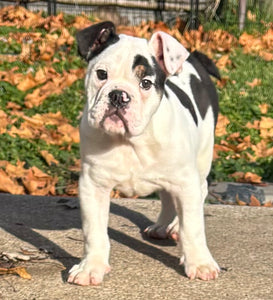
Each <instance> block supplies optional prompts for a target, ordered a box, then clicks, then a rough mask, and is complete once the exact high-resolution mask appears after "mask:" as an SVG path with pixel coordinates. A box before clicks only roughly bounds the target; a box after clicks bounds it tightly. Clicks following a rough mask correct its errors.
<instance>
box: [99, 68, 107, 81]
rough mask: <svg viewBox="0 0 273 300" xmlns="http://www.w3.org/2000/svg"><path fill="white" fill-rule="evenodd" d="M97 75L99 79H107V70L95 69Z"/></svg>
mask: <svg viewBox="0 0 273 300" xmlns="http://www.w3.org/2000/svg"><path fill="white" fill-rule="evenodd" d="M97 77H98V79H99V80H106V79H107V72H106V71H104V70H101V69H99V70H97Z"/></svg>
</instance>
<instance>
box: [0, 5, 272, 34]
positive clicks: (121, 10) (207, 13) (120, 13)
mask: <svg viewBox="0 0 273 300" xmlns="http://www.w3.org/2000/svg"><path fill="white" fill-rule="evenodd" d="M11 3H13V4H14V3H15V4H16V5H23V6H25V7H26V8H28V9H30V10H33V11H35V10H36V11H37V10H43V11H46V12H47V13H48V14H56V13H58V12H61V11H62V12H65V13H67V14H81V13H85V14H87V15H90V16H93V17H94V18H98V19H108V20H112V21H113V22H114V23H118V24H122V25H138V24H139V23H140V22H141V21H142V20H154V21H164V22H166V23H170V24H171V23H172V22H173V21H174V20H175V19H176V18H177V17H180V18H182V19H184V20H186V21H187V22H188V25H189V27H190V28H195V27H197V26H198V18H199V17H200V16H202V18H203V19H205V20H212V19H216V20H218V21H219V22H222V23H223V22H227V23H228V22H236V23H237V24H239V26H240V27H241V28H242V27H243V25H244V23H245V15H246V11H247V10H248V9H249V8H253V7H258V10H260V11H261V10H262V9H263V8H264V7H265V5H264V4H265V3H271V4H272V0H178V1H177V0H40V1H39V0H5V1H1V2H0V7H1V6H6V5H11ZM271 6H272V5H271ZM227 12H229V14H228V13H227ZM234 14H235V15H236V18H234ZM231 15H233V17H232V18H231ZM223 16H224V17H223Z"/></svg>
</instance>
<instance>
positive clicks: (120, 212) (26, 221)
mask: <svg viewBox="0 0 273 300" xmlns="http://www.w3.org/2000/svg"><path fill="white" fill-rule="evenodd" d="M59 200H60V198H58V197H35V196H12V195H6V194H0V226H1V227H2V228H3V229H4V230H5V231H7V232H9V233H10V234H12V235H13V236H15V237H17V238H18V239H21V240H23V241H25V242H28V243H30V244H32V245H33V246H34V247H36V248H38V249H39V248H44V249H47V250H49V252H51V253H52V254H51V257H52V258H53V259H57V260H59V261H60V262H61V263H62V264H63V265H64V266H65V267H66V270H65V271H63V272H62V278H63V280H64V281H65V280H66V278H67V271H68V270H69V269H70V268H71V267H72V266H73V265H74V264H75V263H78V262H79V259H78V258H76V257H73V256H71V255H70V254H69V253H68V252H66V250H65V249H62V248H61V247H60V246H59V245H57V244H56V243H54V242H53V241H51V240H49V239H47V238H46V237H44V236H42V235H40V234H39V233H38V232H36V231H34V230H33V229H44V230H67V229H70V228H81V220H80V210H79V209H72V208H67V207H66V206H64V205H60V203H58V201H59ZM74 200H75V199H74ZM147 201H149V200H147ZM111 213H112V214H114V215H117V216H121V217H124V218H127V219H128V220H130V221H131V222H132V223H134V224H135V225H136V226H137V227H138V228H139V229H140V232H143V230H144V229H145V228H146V227H147V226H149V225H151V224H152V222H151V220H149V219H148V218H147V217H145V216H144V215H143V214H141V213H139V212H136V211H134V210H131V209H128V208H126V207H124V206H121V205H118V204H115V203H112V204H111ZM109 235H110V238H111V239H113V240H115V241H117V242H118V243H120V244H123V245H126V246H127V247H129V248H131V249H133V250H135V251H137V252H140V253H142V254H144V255H147V256H149V257H152V258H153V259H156V260H158V261H160V262H162V263H163V264H165V265H166V266H168V267H170V268H173V269H174V270H176V271H177V272H178V273H179V274H183V275H184V273H183V268H181V266H179V265H178V258H177V257H174V256H172V255H170V254H168V253H165V252H164V251H162V250H161V249H158V248H156V247H154V246H153V245H148V244H147V243H144V242H141V241H139V240H137V239H135V238H133V237H130V236H128V235H127V234H124V233H122V232H120V231H118V230H116V229H113V228H109ZM143 237H144V239H145V240H146V237H145V235H143ZM149 242H150V243H154V244H157V245H161V246H170V245H175V244H174V242H173V241H171V240H166V241H159V240H150V239H149ZM0 251H1V248H0Z"/></svg>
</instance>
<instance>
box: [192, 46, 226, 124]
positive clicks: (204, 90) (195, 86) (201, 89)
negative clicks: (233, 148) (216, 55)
mask: <svg viewBox="0 0 273 300" xmlns="http://www.w3.org/2000/svg"><path fill="white" fill-rule="evenodd" d="M187 61H188V62H189V63H191V64H192V65H193V67H194V68H195V69H196V71H197V73H198V74H199V76H200V78H201V80H199V79H198V78H197V77H196V76H195V75H193V74H192V75H191V78H190V85H191V89H192V93H193V96H194V100H195V102H196V105H197V107H198V110H199V112H200V115H201V117H202V119H204V118H205V116H206V113H207V110H208V108H209V106H212V110H213V115H214V122H215V125H216V122H217V116H218V111H219V105H218V95H217V92H216V89H215V86H214V83H213V82H212V80H211V78H210V76H209V74H211V75H213V76H215V77H216V78H220V74H219V72H218V69H217V68H216V66H215V65H214V63H213V62H212V61H211V60H210V59H209V58H208V57H207V56H206V55H204V54H202V53H200V52H198V51H194V52H192V53H191V54H190V56H189V57H188V59H187Z"/></svg>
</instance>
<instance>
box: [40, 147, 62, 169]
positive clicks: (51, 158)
mask: <svg viewBox="0 0 273 300" xmlns="http://www.w3.org/2000/svg"><path fill="white" fill-rule="evenodd" d="M40 154H41V155H42V157H43V158H44V159H45V161H46V163H47V164H48V165H49V166H51V165H58V164H59V161H58V160H56V159H55V158H54V156H53V155H52V154H51V153H49V152H48V151H46V150H42V151H40Z"/></svg>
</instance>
